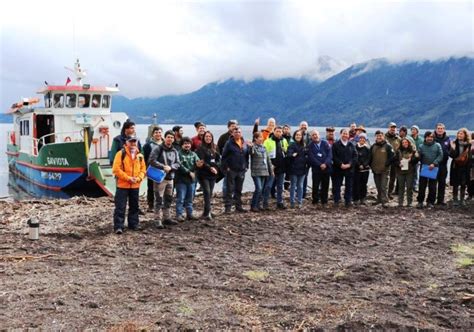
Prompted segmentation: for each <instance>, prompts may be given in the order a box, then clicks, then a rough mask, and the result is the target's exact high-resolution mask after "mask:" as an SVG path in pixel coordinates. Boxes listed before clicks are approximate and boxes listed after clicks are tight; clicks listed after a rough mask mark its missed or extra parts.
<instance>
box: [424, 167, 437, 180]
mask: <svg viewBox="0 0 474 332" xmlns="http://www.w3.org/2000/svg"><path fill="white" fill-rule="evenodd" d="M420 176H423V177H425V178H428V179H432V180H435V179H436V177H437V176H438V167H434V168H433V169H432V170H430V168H429V165H421V172H420Z"/></svg>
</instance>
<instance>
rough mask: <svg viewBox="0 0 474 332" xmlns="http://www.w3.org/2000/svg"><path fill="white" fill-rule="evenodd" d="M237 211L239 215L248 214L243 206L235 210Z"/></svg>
mask: <svg viewBox="0 0 474 332" xmlns="http://www.w3.org/2000/svg"><path fill="white" fill-rule="evenodd" d="M235 211H237V212H239V213H247V210H245V209H244V208H243V207H241V206H237V207H236V208H235Z"/></svg>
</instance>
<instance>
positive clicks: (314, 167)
mask: <svg viewBox="0 0 474 332" xmlns="http://www.w3.org/2000/svg"><path fill="white" fill-rule="evenodd" d="M308 163H309V166H310V167H311V173H312V174H313V195H312V199H313V204H318V203H319V201H320V200H321V204H322V205H323V206H326V204H327V203H328V191H329V178H330V175H331V170H332V149H331V146H330V145H329V143H328V142H327V141H325V140H323V139H321V137H320V135H319V131H317V130H313V131H311V143H309V145H308Z"/></svg>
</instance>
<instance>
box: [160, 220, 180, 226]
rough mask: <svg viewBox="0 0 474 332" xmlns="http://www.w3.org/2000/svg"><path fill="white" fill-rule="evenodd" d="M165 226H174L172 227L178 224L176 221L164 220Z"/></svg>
mask: <svg viewBox="0 0 474 332" xmlns="http://www.w3.org/2000/svg"><path fill="white" fill-rule="evenodd" d="M163 224H164V225H169V226H172V225H177V224H178V223H177V222H176V221H174V220H173V219H165V220H163Z"/></svg>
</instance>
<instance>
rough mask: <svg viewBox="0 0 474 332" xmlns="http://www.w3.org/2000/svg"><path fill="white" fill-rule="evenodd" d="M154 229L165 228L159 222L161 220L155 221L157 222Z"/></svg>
mask: <svg viewBox="0 0 474 332" xmlns="http://www.w3.org/2000/svg"><path fill="white" fill-rule="evenodd" d="M156 228H158V229H163V228H165V226H164V225H163V223H162V222H161V220H157V221H156Z"/></svg>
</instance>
